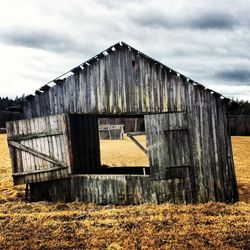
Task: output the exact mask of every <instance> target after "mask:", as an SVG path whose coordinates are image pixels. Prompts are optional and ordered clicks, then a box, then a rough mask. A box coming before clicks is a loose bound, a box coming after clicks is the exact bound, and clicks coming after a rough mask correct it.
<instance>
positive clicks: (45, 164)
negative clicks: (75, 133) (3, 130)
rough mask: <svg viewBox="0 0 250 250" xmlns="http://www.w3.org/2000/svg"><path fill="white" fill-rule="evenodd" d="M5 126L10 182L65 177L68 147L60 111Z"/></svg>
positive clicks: (20, 182) (65, 124)
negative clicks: (10, 170)
mask: <svg viewBox="0 0 250 250" xmlns="http://www.w3.org/2000/svg"><path fill="white" fill-rule="evenodd" d="M6 125H7V134H8V145H9V149H10V155H11V161H12V176H13V180H14V185H18V184H24V183H34V182H42V181H49V180H56V179H61V178H65V177H67V176H68V174H69V173H70V172H71V170H70V147H69V141H68V136H67V134H68V133H67V123H66V117H65V115H64V114H62V115H53V116H47V117H39V118H33V119H28V120H20V121H12V122H8V123H7V124H6Z"/></svg>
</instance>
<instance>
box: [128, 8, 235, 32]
mask: <svg viewBox="0 0 250 250" xmlns="http://www.w3.org/2000/svg"><path fill="white" fill-rule="evenodd" d="M132 15H133V19H134V21H135V22H137V23H138V24H139V25H141V26H144V27H149V28H150V27H151V28H163V29H166V28H169V29H179V28H181V29H218V30H227V29H232V28H233V27H235V26H236V25H237V24H239V21H238V20H237V19H236V18H235V17H234V16H233V15H232V14H229V13H228V14H224V13H221V12H216V11H210V12H208V13H207V12H206V13H198V14H197V13H190V14H185V13H184V14H183V13H180V15H178V14H176V15H172V16H171V15H169V14H168V13H163V12H162V11H160V10H158V11H156V12H148V11H146V12H145V13H139V14H138V13H134V14H132Z"/></svg>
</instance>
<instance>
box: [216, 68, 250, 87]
mask: <svg viewBox="0 0 250 250" xmlns="http://www.w3.org/2000/svg"><path fill="white" fill-rule="evenodd" d="M215 76H216V77H217V78H219V79H221V80H224V81H229V82H234V84H235V85H246V84H247V83H248V84H247V85H250V70H249V69H225V70H221V71H218V72H217V73H216V74H215ZM235 82H236V83H235Z"/></svg>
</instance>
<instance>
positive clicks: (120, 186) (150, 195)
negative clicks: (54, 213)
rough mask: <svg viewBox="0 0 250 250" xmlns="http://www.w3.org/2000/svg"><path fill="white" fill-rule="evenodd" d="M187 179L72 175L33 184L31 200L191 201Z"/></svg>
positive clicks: (97, 201)
mask: <svg viewBox="0 0 250 250" xmlns="http://www.w3.org/2000/svg"><path fill="white" fill-rule="evenodd" d="M190 193H191V192H190V185H189V182H188V180H185V179H182V180H177V179H172V180H153V179H151V178H150V177H149V176H124V175H116V176H114V175H87V176H86V175H73V176H72V177H71V178H67V179H62V180H56V181H50V182H42V183H33V184H32V185H31V194H32V197H31V198H32V200H34V201H37V200H50V201H58V200H61V201H83V202H91V203H97V204H121V205H125V204H142V203H163V202H173V203H191V202H192V197H191V196H190Z"/></svg>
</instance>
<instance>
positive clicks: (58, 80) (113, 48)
mask: <svg viewBox="0 0 250 250" xmlns="http://www.w3.org/2000/svg"><path fill="white" fill-rule="evenodd" d="M120 47H126V48H127V49H128V50H131V51H133V52H135V53H136V54H140V55H141V56H142V57H144V58H147V59H148V60H150V61H152V62H154V63H156V64H159V65H161V66H162V67H163V68H165V69H167V70H169V71H171V72H174V73H176V74H177V75H178V76H180V77H182V78H183V79H185V80H186V81H187V82H189V83H190V84H194V85H196V86H197V87H200V88H202V89H204V90H206V91H210V92H211V94H215V95H218V96H220V97H221V98H222V99H225V100H227V101H231V99H229V98H227V97H225V96H223V95H222V94H220V93H218V92H216V91H214V90H211V89H208V88H206V87H205V86H204V85H202V84H200V83H198V82H197V81H194V80H192V79H191V78H189V77H186V76H184V75H183V74H181V73H179V72H178V71H176V70H173V69H172V68H169V67H168V66H166V65H164V64H163V63H161V62H159V61H157V60H155V59H153V58H151V57H149V56H148V55H146V54H144V53H142V52H140V51H139V50H137V49H135V48H133V47H132V46H130V45H128V44H127V43H125V42H122V41H121V42H118V43H116V44H114V45H112V46H110V47H109V48H107V49H105V50H103V51H102V52H100V53H99V54H97V55H96V56H94V57H92V58H90V59H89V60H87V61H85V62H83V63H81V64H79V65H78V66H76V67H74V68H72V69H71V70H69V71H67V72H65V73H63V74H62V75H60V76H58V77H57V78H55V79H53V80H51V81H49V82H47V83H46V84H45V85H43V86H42V87H41V88H40V89H39V90H37V91H36V92H35V94H41V93H42V92H41V91H43V92H44V91H47V90H49V89H50V86H49V85H48V84H50V83H53V82H54V83H56V84H61V82H62V80H61V78H62V77H63V76H65V75H67V74H69V73H71V72H72V73H77V72H78V71H80V70H82V69H84V67H86V66H90V65H91V64H92V63H93V62H94V61H96V60H99V59H100V58H102V57H104V56H107V55H108V54H110V53H112V52H114V51H116V49H119V48H120ZM32 98H34V95H28V96H27V97H26V99H27V100H30V99H32Z"/></svg>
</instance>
